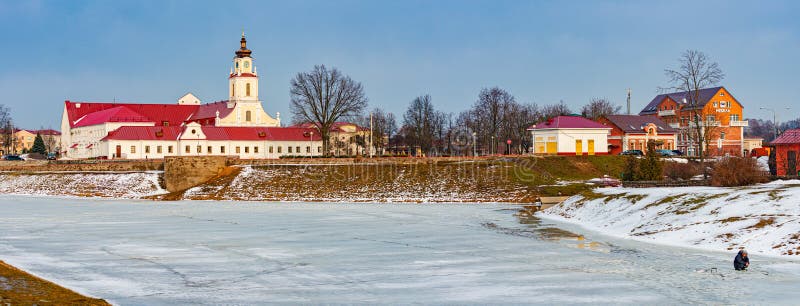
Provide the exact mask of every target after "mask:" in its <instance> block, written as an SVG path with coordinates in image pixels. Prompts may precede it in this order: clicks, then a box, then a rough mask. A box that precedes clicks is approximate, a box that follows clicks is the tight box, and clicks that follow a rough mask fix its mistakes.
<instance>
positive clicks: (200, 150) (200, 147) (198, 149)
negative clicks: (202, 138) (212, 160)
mask: <svg viewBox="0 0 800 306" xmlns="http://www.w3.org/2000/svg"><path fill="white" fill-rule="evenodd" d="M200 153H203V146H201V145H198V146H197V154H200Z"/></svg>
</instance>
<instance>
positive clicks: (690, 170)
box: [664, 162, 701, 180]
mask: <svg viewBox="0 0 800 306" xmlns="http://www.w3.org/2000/svg"><path fill="white" fill-rule="evenodd" d="M700 173H701V171H700V167H699V166H698V165H697V164H695V163H692V162H688V163H684V164H682V163H676V162H667V163H664V176H666V177H668V178H670V179H673V180H688V179H691V178H692V177H694V176H696V175H699V174H700Z"/></svg>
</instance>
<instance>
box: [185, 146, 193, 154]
mask: <svg viewBox="0 0 800 306" xmlns="http://www.w3.org/2000/svg"><path fill="white" fill-rule="evenodd" d="M184 151H185V152H186V153H192V149H190V148H189V146H186V149H185V150H184Z"/></svg>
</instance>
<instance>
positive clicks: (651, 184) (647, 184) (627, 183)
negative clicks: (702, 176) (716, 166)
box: [622, 180, 709, 188]
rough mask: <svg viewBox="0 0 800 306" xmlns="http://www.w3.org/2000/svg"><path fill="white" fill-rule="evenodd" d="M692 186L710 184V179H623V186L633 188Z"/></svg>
mask: <svg viewBox="0 0 800 306" xmlns="http://www.w3.org/2000/svg"><path fill="white" fill-rule="evenodd" d="M691 186H709V181H707V180H689V181H623V182H622V187H631V188H648V187H691Z"/></svg>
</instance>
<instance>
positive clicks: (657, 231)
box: [540, 180, 800, 258]
mask: <svg viewBox="0 0 800 306" xmlns="http://www.w3.org/2000/svg"><path fill="white" fill-rule="evenodd" d="M540 216H541V217H544V218H550V219H557V220H563V221H566V222H570V223H575V224H579V225H582V226H584V227H586V228H589V229H593V230H597V231H600V232H603V233H605V234H609V235H613V236H617V237H623V238H632V239H636V240H641V241H648V242H654V243H660V244H668V245H677V246H689V247H697V248H702V249H707V250H715V251H727V250H735V249H738V248H739V247H745V248H747V249H748V250H749V251H751V252H756V253H760V254H765V255H773V256H783V257H787V258H798V257H800V181H799V180H793V181H776V182H772V183H768V184H762V185H757V186H752V187H739V188H717V187H681V188H601V189H596V190H595V193H592V194H585V195H582V196H574V197H571V198H570V199H568V200H567V201H565V202H564V203H562V204H561V205H557V206H554V207H552V208H550V209H548V210H546V211H544V212H542V213H540Z"/></svg>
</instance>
